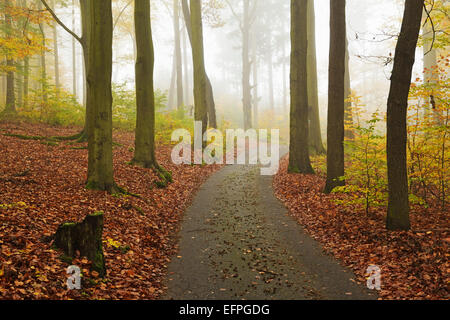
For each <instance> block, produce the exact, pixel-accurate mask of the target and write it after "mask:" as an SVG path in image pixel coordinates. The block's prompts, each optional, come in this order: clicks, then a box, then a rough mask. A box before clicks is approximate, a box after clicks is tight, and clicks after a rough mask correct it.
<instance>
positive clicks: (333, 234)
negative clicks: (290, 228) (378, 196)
mask: <svg viewBox="0 0 450 320" xmlns="http://www.w3.org/2000/svg"><path fill="white" fill-rule="evenodd" d="M287 166H288V157H285V158H284V159H283V160H282V163H281V165H280V170H279V172H278V174H277V175H276V176H275V179H274V189H275V194H276V196H277V197H278V198H279V199H280V200H281V201H282V202H283V203H284V204H285V205H286V207H287V208H288V209H289V211H290V213H291V215H292V216H293V217H294V218H295V219H296V220H297V221H298V222H299V223H300V224H301V225H302V226H304V228H305V230H306V231H307V232H308V233H309V234H310V235H311V236H312V237H313V238H314V239H316V240H317V241H319V242H320V243H321V244H322V245H323V248H324V249H325V250H326V251H327V252H329V253H331V254H333V255H334V256H335V257H336V258H337V259H339V260H340V261H342V262H343V264H344V265H346V266H348V267H350V268H352V269H353V271H354V273H355V274H356V276H357V277H356V279H357V280H358V281H361V282H365V281H366V278H365V277H366V274H365V273H366V270H367V267H368V266H369V265H376V266H378V267H379V268H380V269H381V282H382V286H381V289H382V290H381V291H380V293H379V295H380V297H381V298H382V299H427V300H428V299H450V262H449V257H450V250H449V245H450V228H449V227H450V212H449V211H448V210H447V211H443V210H442V209H441V208H440V207H439V205H436V206H434V207H433V206H431V207H429V208H424V207H421V206H413V207H412V212H411V223H412V231H409V232H388V231H387V230H386V228H385V217H386V208H372V209H371V212H370V215H366V214H365V209H364V208H360V207H357V206H349V205H345V206H344V205H339V204H337V201H336V200H341V201H342V200H345V197H346V196H345V195H337V194H333V195H325V194H323V192H322V190H323V188H324V186H325V179H324V177H322V176H321V174H318V175H289V174H287Z"/></svg>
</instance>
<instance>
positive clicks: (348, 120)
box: [344, 37, 355, 140]
mask: <svg viewBox="0 0 450 320" xmlns="http://www.w3.org/2000/svg"><path fill="white" fill-rule="evenodd" d="M351 94H352V90H351V81H350V56H349V53H348V39H347V37H345V99H346V101H345V111H344V112H345V114H344V121H345V124H346V126H350V127H351V126H352V125H353V110H352V102H351V101H349V99H350V95H351ZM345 137H346V138H347V139H349V140H353V139H355V134H354V132H353V130H352V129H347V130H345Z"/></svg>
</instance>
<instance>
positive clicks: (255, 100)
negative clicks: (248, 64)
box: [253, 41, 259, 128]
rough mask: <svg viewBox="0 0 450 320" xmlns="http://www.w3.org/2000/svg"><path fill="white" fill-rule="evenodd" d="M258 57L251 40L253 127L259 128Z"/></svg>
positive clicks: (254, 42) (254, 43)
mask: <svg viewBox="0 0 450 320" xmlns="http://www.w3.org/2000/svg"><path fill="white" fill-rule="evenodd" d="M258 107H259V93H258V57H257V55H256V41H253V110H254V111H253V127H254V128H259V110H258Z"/></svg>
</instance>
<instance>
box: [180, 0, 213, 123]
mask: <svg viewBox="0 0 450 320" xmlns="http://www.w3.org/2000/svg"><path fill="white" fill-rule="evenodd" d="M181 3H182V8H183V15H184V21H185V24H186V30H187V33H188V36H189V41H190V42H191V47H192V52H193V53H194V45H193V34H192V32H193V31H192V29H193V28H192V22H191V21H192V17H191V12H190V10H189V6H188V2H187V0H181ZM200 6H201V4H200ZM200 14H201V11H200ZM202 47H203V31H202ZM193 59H194V58H193ZM202 63H203V72H204V73H205V79H206V90H207V92H206V102H207V111H206V112H207V118H208V119H209V126H210V127H212V128H216V129H217V116H216V105H215V102H214V92H213V89H212V85H211V80H210V79H209V77H208V75H207V73H206V68H205V61H204V57H203V62H202ZM194 74H195V66H194ZM194 78H195V75H194ZM194 82H195V81H194ZM194 86H195V85H194ZM194 100H195V88H194Z"/></svg>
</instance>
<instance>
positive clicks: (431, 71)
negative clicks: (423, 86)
mask: <svg viewBox="0 0 450 320" xmlns="http://www.w3.org/2000/svg"><path fill="white" fill-rule="evenodd" d="M424 11H425V10H424ZM424 15H425V19H427V18H428V15H427V14H426V13H425V14H424ZM433 32H434V31H433V28H432V27H431V22H430V21H427V23H426V24H425V25H424V27H423V39H424V44H423V68H424V70H423V73H424V80H425V83H427V84H428V85H430V87H431V88H433V86H434V85H436V83H437V79H438V69H437V49H436V48H432V47H431V46H432V45H433V36H434V35H433ZM426 110H427V111H429V110H431V111H432V112H433V115H434V120H435V123H436V124H437V125H442V119H441V114H440V112H439V110H437V108H436V102H435V98H434V93H433V90H431V94H430V96H429V101H428V103H427V107H426Z"/></svg>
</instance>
